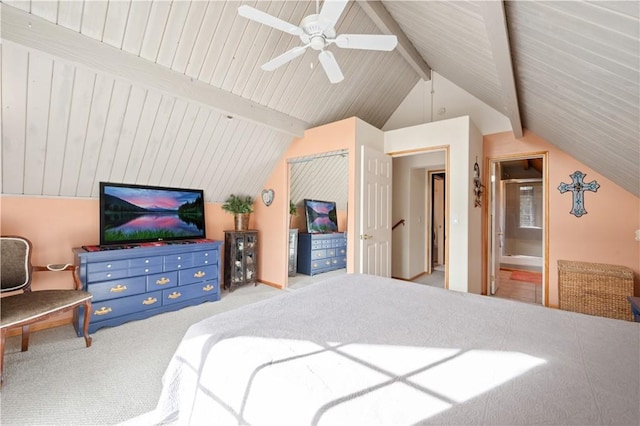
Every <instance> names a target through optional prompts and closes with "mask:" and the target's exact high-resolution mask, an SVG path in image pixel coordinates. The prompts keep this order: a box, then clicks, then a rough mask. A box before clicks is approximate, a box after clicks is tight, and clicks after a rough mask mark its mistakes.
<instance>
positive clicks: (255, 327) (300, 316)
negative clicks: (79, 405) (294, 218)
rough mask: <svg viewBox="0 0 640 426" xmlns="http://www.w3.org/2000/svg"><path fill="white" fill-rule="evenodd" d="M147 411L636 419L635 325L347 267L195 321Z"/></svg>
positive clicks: (415, 418) (370, 420) (195, 418)
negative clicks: (341, 272) (360, 272)
mask: <svg viewBox="0 0 640 426" xmlns="http://www.w3.org/2000/svg"><path fill="white" fill-rule="evenodd" d="M153 416H154V419H155V420H154V421H155V422H156V423H173V424H193V425H201V424H215V425H230V424H248V425H256V426H257V425H278V426H283V425H296V426H301V425H311V424H320V425H376V424H386V425H405V424H416V423H420V424H422V423H424V424H431V423H433V424H443V423H446V424H504V425H507V424H509V425H512V424H554V425H555V424H576V425H593V424H619V425H638V424H640V324H637V323H630V322H625V321H620V320H613V319H607V318H598V317H592V316H588V315H582V314H575V313H570V312H565V311H559V310H554V309H548V308H543V307H540V306H533V305H527V304H523V303H518V302H510V301H505V300H497V299H493V298H488V297H482V296H476V295H470V294H462V293H456V292H451V291H446V290H441V289H436V288H431V287H426V286H422V285H419V284H413V283H407V282H403V281H398V280H392V279H385V278H380V277H373V276H366V275H351V274H349V275H345V276H344V277H337V278H332V279H329V280H326V281H324V282H320V283H317V284H314V285H312V286H310V287H307V288H303V289H301V290H297V291H294V292H290V293H285V294H283V296H278V297H275V298H272V299H269V300H266V301H263V302H260V303H256V304H254V305H250V306H245V307H243V308H239V309H236V310H234V311H230V312H226V313H223V314H219V315H216V316H214V317H211V318H208V319H206V320H204V321H201V322H199V323H197V324H195V325H193V326H192V327H191V328H190V329H189V330H188V332H187V333H186V335H185V336H184V338H183V340H182V342H181V343H180V345H179V347H178V349H177V350H176V353H175V354H174V356H173V359H172V360H171V362H170V365H169V367H168V368H167V371H166V373H165V375H164V377H163V391H162V395H161V398H160V401H159V402H158V406H157V409H156V410H155V412H154V413H153Z"/></svg>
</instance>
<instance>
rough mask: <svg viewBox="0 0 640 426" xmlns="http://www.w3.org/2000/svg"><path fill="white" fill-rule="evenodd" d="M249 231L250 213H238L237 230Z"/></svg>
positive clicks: (236, 216) (236, 218) (236, 217)
mask: <svg viewBox="0 0 640 426" xmlns="http://www.w3.org/2000/svg"><path fill="white" fill-rule="evenodd" d="M247 229H249V213H236V215H235V230H236V231H246V230H247Z"/></svg>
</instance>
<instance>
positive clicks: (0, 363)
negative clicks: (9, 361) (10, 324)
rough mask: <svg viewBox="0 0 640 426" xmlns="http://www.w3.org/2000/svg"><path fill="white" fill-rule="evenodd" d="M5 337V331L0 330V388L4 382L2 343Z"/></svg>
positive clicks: (4, 329)
mask: <svg viewBox="0 0 640 426" xmlns="http://www.w3.org/2000/svg"><path fill="white" fill-rule="evenodd" d="M6 337H7V329H6V328H3V329H0V387H2V382H3V380H4V341H5V339H6Z"/></svg>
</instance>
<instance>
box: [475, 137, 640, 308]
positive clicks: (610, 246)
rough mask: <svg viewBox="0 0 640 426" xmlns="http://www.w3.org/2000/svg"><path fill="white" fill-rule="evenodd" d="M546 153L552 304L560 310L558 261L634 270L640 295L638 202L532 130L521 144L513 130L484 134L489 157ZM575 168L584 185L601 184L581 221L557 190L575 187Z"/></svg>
mask: <svg viewBox="0 0 640 426" xmlns="http://www.w3.org/2000/svg"><path fill="white" fill-rule="evenodd" d="M542 151H546V152H548V165H547V166H548V178H549V182H548V187H549V198H548V200H549V222H548V226H549V229H548V231H549V241H548V250H549V254H548V256H549V305H550V306H553V307H557V306H558V267H557V265H558V260H578V261H584V262H596V263H609V264H614V265H623V266H627V267H629V268H631V269H633V270H634V274H635V293H636V295H640V291H639V288H638V287H639V284H638V283H639V281H640V278H639V277H640V242H638V241H635V239H634V232H635V230H636V229H640V198H638V197H636V196H635V195H633V194H631V193H629V192H627V191H625V190H624V189H622V188H621V187H619V186H618V185H616V184H614V183H613V182H611V181H610V180H609V179H607V178H605V177H604V176H602V175H600V174H599V173H596V172H595V171H594V170H592V169H591V168H589V167H587V166H585V165H584V164H582V163H580V162H579V161H577V160H576V159H574V158H573V157H571V156H569V155H568V154H566V153H564V152H563V151H561V150H559V149H557V148H555V147H554V146H552V145H551V144H549V143H548V142H547V141H545V140H544V139H542V138H539V137H537V136H536V135H535V134H533V133H531V132H528V131H525V134H524V137H523V138H522V139H519V140H515V139H514V137H513V134H512V133H511V132H505V133H497V134H493V135H487V136H484V156H485V159H486V158H488V157H494V158H495V157H500V156H508V155H513V154H526V153H529V152H542ZM485 164H486V161H485ZM576 170H580V171H581V172H583V173H585V174H586V177H585V182H591V181H593V180H595V181H597V182H598V183H599V184H600V188H598V191H597V192H595V193H593V192H587V193H585V197H584V205H585V208H586V210H587V212H588V213H587V214H586V215H583V216H582V217H580V218H578V217H575V216H574V215H571V214H569V211H570V210H571V203H572V196H571V193H565V194H560V191H558V189H557V188H558V185H560V183H561V182H565V183H571V177H570V176H569V175H570V174H572V173H573V172H575V171H576Z"/></svg>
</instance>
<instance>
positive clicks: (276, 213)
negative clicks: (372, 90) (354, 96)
mask: <svg viewBox="0 0 640 426" xmlns="http://www.w3.org/2000/svg"><path fill="white" fill-rule="evenodd" d="M355 133H356V118H348V119H345V120H342V121H338V122H335V123H330V124H326V125H324V126H320V127H315V128H313V129H309V130H307V131H306V132H305V134H304V136H303V137H302V138H296V139H294V140H293V142H292V143H291V145H290V146H289V149H288V150H287V151H286V152H285V154H284V156H283V157H282V158H281V159H280V161H279V162H278V164H277V165H276V167H275V169H274V170H273V172H272V174H271V176H270V177H269V179H268V180H267V182H266V183H265V189H273V190H274V191H275V194H276V195H275V198H274V199H273V203H272V204H271V205H270V206H269V207H267V206H265V205H264V203H262V202H257V203H256V204H255V209H254V214H252V215H251V216H252V217H253V218H254V220H255V223H254V227H255V229H257V230H258V231H259V234H258V235H259V243H258V280H259V281H260V282H263V283H266V284H269V285H272V286H275V287H279V288H284V287H285V286H286V282H287V275H288V273H287V242H288V229H289V164H288V163H287V159H289V158H296V157H304V156H307V155H313V154H319V153H323V152H331V151H337V150H341V149H347V150H349V153H350V154H351V150H352V149H353V148H354V147H355ZM354 158H355V156H354V155H349V169H350V170H353V163H352V162H354V161H355V160H354ZM299 218H300V215H298V220H299ZM351 228H353V227H350V228H349V233H348V235H350V233H352V232H353V230H352V229H351ZM343 229H344V228H343ZM347 238H349V241H352V240H351V238H353V237H351V236H348V237H347ZM348 249H349V247H348ZM349 267H350V265H347V270H348V271H349ZM351 267H352V266H351Z"/></svg>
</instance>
